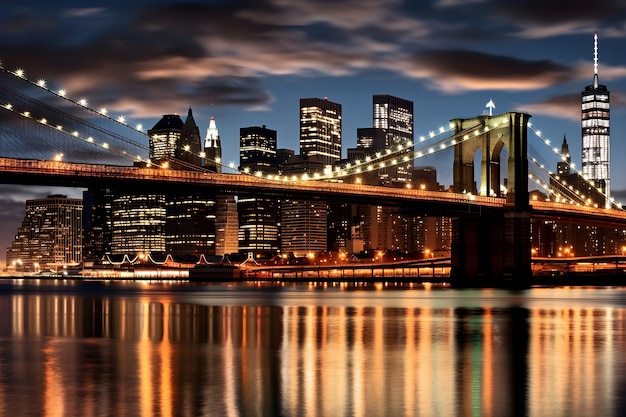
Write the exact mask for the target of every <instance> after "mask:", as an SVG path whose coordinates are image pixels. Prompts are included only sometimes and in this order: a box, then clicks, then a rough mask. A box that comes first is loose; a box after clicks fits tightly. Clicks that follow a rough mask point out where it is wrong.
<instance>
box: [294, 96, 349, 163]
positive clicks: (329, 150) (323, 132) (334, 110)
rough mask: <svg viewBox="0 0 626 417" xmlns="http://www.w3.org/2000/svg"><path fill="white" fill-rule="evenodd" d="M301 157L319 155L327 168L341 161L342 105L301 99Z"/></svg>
mask: <svg viewBox="0 0 626 417" xmlns="http://www.w3.org/2000/svg"><path fill="white" fill-rule="evenodd" d="M300 155H302V156H315V155H317V156H319V157H320V158H321V160H322V163H323V164H324V166H325V167H328V166H332V165H333V163H335V162H336V161H338V160H340V159H341V104H338V103H333V102H332V101H329V100H328V99H319V98H302V99H300Z"/></svg>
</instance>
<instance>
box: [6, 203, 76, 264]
mask: <svg viewBox="0 0 626 417" xmlns="http://www.w3.org/2000/svg"><path fill="white" fill-rule="evenodd" d="M82 213H83V201H82V200H81V199H78V198H67V196H65V195H58V194H55V195H49V196H48V197H47V198H40V199H34V200H26V214H25V216H24V220H22V225H21V226H20V227H19V228H18V230H17V233H16V236H15V239H14V240H13V242H12V243H11V246H10V247H8V248H7V252H6V259H7V266H8V267H9V268H14V270H15V271H40V270H46V269H55V270H59V269H61V268H62V267H63V266H64V265H65V266H67V265H72V264H78V263H80V262H81V261H82V248H83V246H82V244H83V239H82Z"/></svg>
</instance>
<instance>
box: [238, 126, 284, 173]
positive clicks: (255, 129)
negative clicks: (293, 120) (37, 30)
mask: <svg viewBox="0 0 626 417" xmlns="http://www.w3.org/2000/svg"><path fill="white" fill-rule="evenodd" d="M244 168H248V169H249V170H250V172H255V171H258V170H260V171H263V172H275V171H277V170H278V159H277V156H276V131H275V130H272V129H268V128H267V127H266V126H265V125H263V126H251V127H242V128H241V129H239V169H244Z"/></svg>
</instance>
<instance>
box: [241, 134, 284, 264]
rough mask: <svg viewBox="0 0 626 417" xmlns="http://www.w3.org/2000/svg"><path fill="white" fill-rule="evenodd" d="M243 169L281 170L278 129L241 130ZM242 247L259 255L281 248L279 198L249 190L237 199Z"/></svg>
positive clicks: (252, 170)
mask: <svg viewBox="0 0 626 417" xmlns="http://www.w3.org/2000/svg"><path fill="white" fill-rule="evenodd" d="M239 169H241V170H243V169H249V170H250V172H255V171H257V170H261V171H264V172H276V171H278V158H277V156H276V131H275V130H272V129H268V128H267V127H265V125H264V126H251V127H242V128H241V129H240V130H239ZM237 212H238V214H239V250H240V251H242V252H245V253H250V252H252V253H253V254H254V255H255V256H257V255H269V254H276V253H277V252H279V250H280V233H279V227H280V204H279V201H278V200H276V199H275V198H266V197H262V196H256V195H254V194H247V195H241V196H239V199H238V201H237Z"/></svg>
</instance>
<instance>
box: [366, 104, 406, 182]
mask: <svg viewBox="0 0 626 417" xmlns="http://www.w3.org/2000/svg"><path fill="white" fill-rule="evenodd" d="M372 101H373V122H374V127H375V128H380V129H384V130H385V134H386V141H385V148H386V149H392V150H397V149H398V146H403V147H404V146H406V145H407V143H413V102H412V101H410V100H405V99H403V98H398V97H394V96H390V95H388V94H379V95H374V97H373V100H372ZM375 150H376V151H381V150H383V149H375ZM404 156H408V160H407V161H405V162H403V163H401V164H398V165H396V166H394V167H391V168H389V169H388V170H387V175H388V178H387V183H388V184H389V185H392V186H399V187H403V186H406V185H408V184H410V182H411V175H412V173H413V147H412V146H410V147H408V148H406V149H405V150H404V151H402V152H401V154H400V158H399V159H404Z"/></svg>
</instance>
